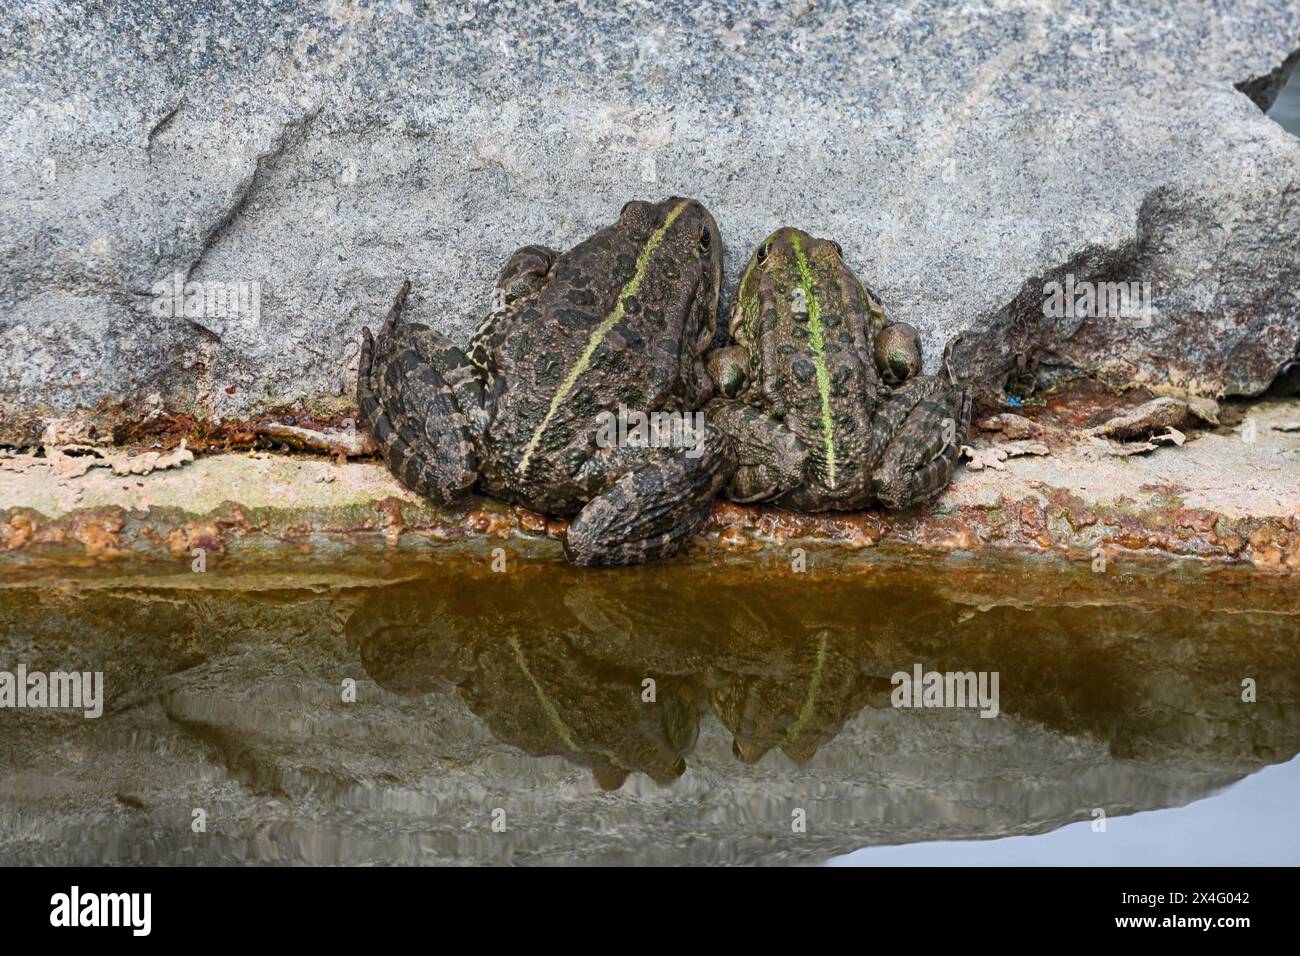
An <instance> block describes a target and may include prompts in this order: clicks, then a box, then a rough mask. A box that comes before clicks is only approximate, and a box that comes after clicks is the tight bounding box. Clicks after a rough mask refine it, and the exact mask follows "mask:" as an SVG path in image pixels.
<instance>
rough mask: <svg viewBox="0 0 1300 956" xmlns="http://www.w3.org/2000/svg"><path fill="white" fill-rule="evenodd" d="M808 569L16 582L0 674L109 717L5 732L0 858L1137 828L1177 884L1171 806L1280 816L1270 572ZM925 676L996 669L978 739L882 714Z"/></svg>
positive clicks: (1042, 849)
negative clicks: (1252, 791) (47, 684)
mask: <svg viewBox="0 0 1300 956" xmlns="http://www.w3.org/2000/svg"><path fill="white" fill-rule="evenodd" d="M809 561H810V562H811V563H810V565H809V568H808V570H807V571H806V572H805V573H795V572H793V571H792V570H791V566H790V565H791V558H790V556H789V554H785V553H783V554H781V555H778V556H775V557H774V556H771V555H767V556H762V555H760V556H757V557H753V558H746V559H737V560H736V561H734V562H730V563H728V562H723V563H720V564H717V565H701V564H699V563H696V564H683V563H669V564H664V565H659V566H654V567H648V568H639V569H625V570H619V571H581V570H576V569H572V568H568V567H566V566H564V565H561V564H557V563H553V562H550V561H539V560H531V559H529V558H528V557H526V556H523V555H514V554H512V555H510V556H509V558H508V563H507V570H506V571H505V572H504V573H494V572H493V571H492V570H491V569H490V567H489V559H488V557H487V556H485V555H483V554H479V553H476V552H473V551H466V552H465V553H451V552H449V553H448V554H447V555H445V556H444V557H442V558H438V559H428V558H424V559H420V558H414V557H411V556H405V557H398V556H394V557H393V558H392V559H391V560H382V559H381V560H373V559H367V560H360V559H357V560H353V561H342V560H340V561H339V562H333V563H326V562H321V561H319V560H313V559H309V558H304V559H302V560H301V561H278V562H276V563H274V564H270V563H268V564H265V565H252V564H247V563H245V564H243V565H236V564H225V565H223V564H222V563H221V562H220V561H216V562H214V563H213V564H212V565H210V566H209V569H208V570H207V572H205V573H202V574H196V573H192V572H190V571H189V569H188V565H187V564H181V565H178V566H177V567H170V566H167V567H150V568H127V567H120V566H110V567H107V568H100V569H87V570H86V571H85V572H84V573H78V574H75V575H69V574H68V573H67V572H58V573H57V574H56V575H50V574H42V573H40V572H37V571H33V572H30V573H25V574H24V576H18V575H16V574H11V575H9V577H8V578H7V579H6V581H5V584H4V586H2V587H0V670H5V669H8V670H13V669H14V668H15V667H16V665H17V664H18V663H23V664H25V665H26V666H27V667H28V668H29V669H30V670H37V669H44V670H57V669H63V670H73V669H75V670H101V671H103V672H104V674H105V681H106V686H107V697H108V700H107V704H106V708H105V715H104V716H103V717H102V718H100V719H98V720H88V719H85V718H84V717H81V716H79V715H76V714H74V713H72V712H69V711H52V710H43V711H35V710H0V862H5V863H68V862H88V863H95V862H142V863H159V862H169V863H200V862H203V863H235V862H240V863H242V862H257V863H284V862H291V863H349V864H352V863H368V864H386V863H483V862H487V863H516V864H528V863H550V862H557V863H598V862H599V863H636V862H653V863H754V862H757V863H779V862H799V863H820V862H825V861H829V860H832V859H837V858H841V857H844V855H846V854H853V855H851V856H849V857H848V858H847V861H848V862H865V863H872V862H877V861H879V862H888V863H895V862H901V863H906V862H914V861H916V860H917V859H918V858H923V859H924V860H925V861H927V862H932V861H934V860H936V859H939V860H944V859H947V860H951V861H953V862H959V861H963V860H965V859H966V858H967V857H968V856H969V854H970V853H971V852H976V853H981V852H982V853H984V854H986V855H987V853H988V852H989V851H988V850H987V849H983V850H981V849H980V848H981V847H983V848H987V847H993V846H997V845H999V844H1001V845H1004V846H1005V845H1011V844H1010V843H1009V841H1008V840H1007V839H1005V838H1019V837H1024V838H1027V839H1028V840H1029V841H1040V842H1038V843H1036V844H1035V845H1036V846H1037V847H1038V849H1035V850H1034V851H1033V852H1034V853H1035V854H1037V856H1038V857H1040V859H1039V860H1038V861H1039V862H1061V863H1070V862H1102V861H1107V862H1123V863H1138V862H1143V861H1144V860H1143V856H1142V855H1143V853H1144V852H1146V851H1144V850H1143V849H1142V846H1143V845H1144V844H1143V842H1142V840H1140V839H1138V840H1133V839H1130V837H1128V836H1125V834H1130V835H1131V834H1144V833H1149V834H1152V835H1153V836H1152V837H1151V839H1150V840H1148V841H1147V844H1146V845H1151V843H1152V841H1154V843H1156V844H1158V845H1160V846H1162V847H1164V856H1163V858H1162V859H1161V861H1160V862H1174V863H1177V862H1197V855H1196V853H1195V852H1194V850H1195V848H1196V844H1195V841H1192V840H1189V839H1188V838H1186V837H1183V838H1179V839H1177V840H1164V839H1163V838H1157V837H1156V836H1154V835H1155V834H1158V833H1161V832H1163V831H1161V830H1159V829H1158V827H1159V826H1164V825H1166V824H1159V823H1158V821H1161V820H1165V819H1167V818H1168V815H1170V814H1174V813H1177V812H1182V811H1177V810H1175V809H1172V808H1180V807H1186V806H1189V805H1190V806H1191V807H1198V806H1200V807H1203V808H1214V807H1216V806H1218V807H1221V808H1222V809H1221V810H1220V811H1217V812H1218V813H1219V815H1218V816H1217V817H1212V819H1216V820H1218V821H1219V822H1220V823H1223V822H1224V821H1227V822H1228V823H1231V822H1232V821H1234V820H1237V821H1239V820H1242V819H1244V818H1245V817H1246V816H1248V815H1251V814H1252V813H1254V811H1253V810H1252V809H1251V808H1250V806H1249V805H1244V806H1236V805H1234V804H1233V803H1231V802H1229V801H1230V800H1231V798H1232V794H1233V793H1234V792H1237V790H1236V789H1235V787H1234V785H1238V784H1239V782H1242V781H1244V783H1240V784H1239V785H1240V786H1241V787H1245V786H1247V785H1253V786H1256V787H1257V788H1262V790H1263V792H1264V793H1265V795H1266V797H1269V798H1272V799H1287V800H1289V801H1291V803H1292V805H1293V802H1294V799H1293V798H1294V792H1295V782H1296V777H1295V773H1294V769H1295V764H1294V763H1291V764H1290V765H1289V767H1290V770H1289V771H1288V770H1286V769H1285V768H1280V771H1279V772H1275V773H1270V774H1268V775H1266V774H1263V773H1259V772H1260V771H1261V770H1263V769H1264V768H1268V767H1270V766H1272V765H1276V764H1286V763H1287V762H1288V761H1292V760H1293V758H1294V757H1295V756H1296V754H1297V752H1298V751H1300V654H1297V650H1300V647H1298V646H1297V645H1298V644H1300V627H1298V626H1297V625H1298V624H1300V610H1298V609H1297V606H1296V605H1297V602H1296V601H1295V599H1294V594H1295V592H1294V585H1292V584H1288V582H1287V580H1286V579H1285V578H1277V577H1268V576H1263V575H1259V574H1254V573H1251V572H1248V571H1217V572H1206V571H1204V570H1196V569H1194V568H1183V569H1180V570H1169V569H1164V570H1150V569H1142V568H1140V567H1137V566H1126V565H1122V564H1115V563H1112V564H1111V565H1110V566H1109V567H1108V568H1107V569H1106V571H1105V572H1104V573H1094V572H1093V571H1092V570H1091V568H1090V567H1089V565H1088V564H1087V563H1074V564H1070V563H1066V562H1064V561H1058V560H1056V559H1050V558H1046V557H1044V558H1042V559H1040V560H1038V561H1035V562H1022V561H993V560H984V559H982V560H979V561H976V560H973V559H967V558H961V557H953V556H943V555H918V554H912V555H909V556H904V557H898V556H894V557H890V556H885V555H881V554H878V553H875V552H870V551H864V552H859V553H857V554H854V555H844V554H840V555H838V556H834V557H832V556H828V555H819V554H817V553H812V554H810V555H809ZM917 666H920V667H921V669H922V670H923V671H931V670H933V671H939V672H976V673H983V674H986V675H988V674H992V673H994V672H996V673H997V674H998V680H999V683H998V688H999V699H998V702H997V703H998V707H997V716H996V717H991V718H985V717H981V716H980V714H979V711H978V710H977V709H974V708H972V707H964V708H959V707H933V708H921V709H915V708H914V709H902V708H896V707H894V706H893V705H892V704H893V701H892V696H893V693H894V690H895V684H894V683H893V681H892V680H891V678H892V675H894V674H895V673H897V672H908V673H911V672H912V671H913V670H914V668H915V667H917ZM1247 679H1250V680H1252V681H1254V682H1255V683H1256V685H1257V700H1256V701H1255V702H1247V701H1243V699H1242V695H1243V681H1244V680H1247ZM353 688H354V690H355V699H354V700H353V699H351V697H352V694H351V689H353ZM1252 775H1257V776H1252ZM1098 810H1102V811H1104V813H1105V815H1106V818H1107V820H1108V827H1109V830H1108V832H1107V833H1106V834H1094V833H1093V832H1092V829H1091V823H1092V821H1093V820H1094V819H1096V813H1097V811H1098ZM196 811H198V812H197V813H196ZM198 820H201V822H202V827H198V829H199V830H200V832H195V830H196V826H197V825H196V821H198ZM1076 832H1078V833H1079V834H1081V835H1082V834H1086V836H1087V837H1094V836H1095V837H1096V839H1097V840H1109V841H1110V842H1109V843H1107V844H1105V846H1106V847H1107V848H1108V849H1107V850H1106V854H1103V855H1107V854H1108V855H1109V858H1108V859H1107V860H1099V859H1098V858H1097V852H1098V851H1097V848H1098V846H1100V845H1101V844H1098V843H1096V842H1095V841H1094V842H1092V843H1089V842H1088V840H1087V839H1080V838H1077V837H1074V836H1071V834H1075V833H1076ZM1255 834H1256V835H1255V837H1254V838H1253V841H1252V840H1251V839H1244V840H1242V841H1240V842H1238V843H1236V844H1232V843H1228V844H1225V845H1224V848H1223V854H1224V855H1226V856H1228V857H1230V858H1231V859H1232V860H1233V861H1235V862H1241V863H1251V862H1257V861H1260V860H1263V859H1265V858H1267V859H1268V860H1269V861H1272V862H1276V861H1277V854H1278V852H1283V853H1284V854H1285V852H1287V851H1285V850H1281V851H1279V850H1278V849H1277V848H1278V847H1283V848H1285V847H1289V848H1290V853H1291V861H1292V862H1297V860H1296V854H1295V847H1296V845H1297V841H1296V839H1295V836H1296V834H1295V831H1294V828H1293V827H1292V826H1291V825H1290V824H1289V823H1288V822H1287V821H1285V820H1280V819H1277V818H1276V817H1274V818H1270V822H1269V823H1267V824H1266V825H1265V826H1264V828H1263V830H1262V831H1261V830H1260V829H1259V828H1256V831H1255ZM976 841H993V842H992V843H990V842H976ZM1268 843H1272V844H1274V846H1273V847H1272V849H1271V850H1270V852H1269V853H1267V854H1266V853H1264V852H1263V849H1262V848H1263V847H1264V845H1265V844H1268ZM1123 847H1133V848H1134V849H1132V850H1131V851H1128V850H1124V849H1122V848H1123ZM871 848H878V849H871ZM855 851H862V852H860V853H858V852H855ZM1013 852H1019V851H1013ZM992 861H993V862H998V861H999V859H997V858H996V854H995V858H994V859H993V860H992Z"/></svg>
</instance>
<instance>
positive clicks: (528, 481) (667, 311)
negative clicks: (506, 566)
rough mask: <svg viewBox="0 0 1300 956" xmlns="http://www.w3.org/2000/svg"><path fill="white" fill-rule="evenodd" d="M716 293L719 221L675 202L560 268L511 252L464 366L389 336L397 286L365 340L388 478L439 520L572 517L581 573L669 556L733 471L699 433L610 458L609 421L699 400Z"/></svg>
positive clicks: (550, 258)
mask: <svg viewBox="0 0 1300 956" xmlns="http://www.w3.org/2000/svg"><path fill="white" fill-rule="evenodd" d="M721 278H722V241H721V238H720V237H719V235H718V229H717V225H716V224H715V223H714V221H713V217H712V216H711V215H710V214H709V212H708V210H706V209H705V208H704V206H702V205H701V204H700V203H698V202H696V201H694V200H692V199H685V198H680V197H674V198H671V199H666V200H663V201H661V202H658V203H650V202H642V201H633V202H630V203H628V204H627V205H626V206H624V207H623V210H622V212H621V213H620V215H619V218H618V221H617V222H615V223H614V224H613V225H610V226H608V227H606V228H604V229H601V230H600V231H599V232H597V233H596V234H595V235H593V236H591V237H590V238H588V239H586V240H584V241H582V242H580V243H579V244H578V245H576V246H574V247H573V248H572V249H570V250H569V251H568V252H564V253H557V252H556V251H555V250H553V249H549V248H547V247H545V246H537V245H531V246H525V247H523V248H522V249H519V250H518V251H517V252H516V253H515V254H514V255H513V256H511V258H510V260H509V261H508V262H507V263H506V266H505V268H504V269H502V271H501V274H500V276H499V277H498V279H497V283H496V288H495V292H494V295H493V308H492V310H491V312H490V314H489V315H488V317H487V318H486V319H485V320H484V321H483V323H482V325H480V327H479V328H478V331H476V332H475V333H474V335H473V337H472V339H471V340H470V342H469V345H468V348H466V349H464V350H462V349H460V348H458V347H456V346H455V345H454V344H453V343H451V342H450V341H448V340H447V339H446V338H445V337H444V336H442V335H441V334H439V333H438V332H437V331H435V330H433V329H431V328H428V327H426V326H424V325H420V324H417V323H411V322H403V321H401V311H402V306H403V303H404V301H405V299H406V297H407V294H408V292H409V289H410V283H409V282H408V283H407V284H406V285H404V286H403V287H402V290H401V292H399V293H398V296H397V300H396V302H395V303H394V305H393V308H392V310H391V312H390V313H389V315H388V318H387V319H386V320H385V322H384V326H383V329H382V330H381V332H380V333H379V335H378V336H376V337H372V336H371V334H370V330H369V329H362V348H361V360H360V368H359V374H358V382H357V400H358V405H359V406H360V413H361V419H362V422H363V423H364V424H365V426H366V427H367V428H368V429H369V430H370V432H371V434H373V435H374V437H375V439H376V441H377V443H378V444H379V446H380V449H381V452H382V454H383V457H384V460H385V461H386V462H387V464H388V467H389V468H390V469H391V470H392V472H393V474H394V475H396V476H397V478H398V479H399V480H400V481H401V482H402V483H403V484H405V485H406V486H407V487H408V488H410V489H412V490H413V491H415V492H417V493H419V494H422V495H425V496H427V497H429V498H432V499H433V500H434V501H436V502H438V503H440V504H454V503H456V502H458V501H460V500H462V499H463V498H464V497H465V496H466V495H468V494H469V493H470V492H471V491H472V490H475V489H477V490H479V491H481V492H483V493H485V494H488V495H491V496H494V497H497V498H502V499H504V500H507V501H511V502H514V503H516V504H520V505H523V506H524V507H527V508H530V509H532V510H534V511H539V512H543V513H545V514H550V515H554V516H557V517H564V518H570V517H571V518H572V521H571V523H570V524H569V527H568V529H567V531H566V533H565V536H564V550H565V554H566V556H567V557H568V558H569V560H570V561H572V562H573V563H575V564H578V565H618V564H634V563H639V562H642V561H649V560H654V559H657V558H663V557H667V556H669V555H672V554H674V553H676V552H677V551H679V550H680V549H681V548H682V547H683V546H685V544H686V543H687V542H688V541H689V540H690V539H691V538H692V537H693V536H694V535H695V533H696V532H697V531H699V530H700V528H701V527H703V525H704V523H705V521H706V520H707V518H708V513H709V507H710V504H711V502H712V500H713V498H714V496H715V495H716V494H717V493H718V491H719V490H720V489H721V486H722V485H723V483H724V482H725V481H726V479H727V478H728V477H729V476H730V474H731V472H732V470H734V467H735V457H734V454H733V452H732V450H731V446H730V443H729V441H728V440H727V438H726V436H725V435H724V434H723V433H722V432H721V431H720V430H718V429H717V428H716V427H714V426H711V425H708V424H706V423H705V422H704V421H703V420H702V418H703V417H702V416H696V417H697V418H698V419H699V420H698V421H696V422H693V423H692V427H690V428H685V427H684V428H682V429H680V431H679V433H678V434H679V438H681V440H680V441H678V442H677V443H676V445H668V446H666V443H653V442H627V441H610V440H609V436H612V435H614V434H615V433H616V432H615V429H614V428H612V427H610V424H611V421H612V419H611V416H615V415H619V414H622V413H623V411H624V410H626V411H627V412H632V413H645V414H647V415H650V414H652V413H656V412H669V413H672V412H676V413H690V412H692V411H693V410H695V409H698V408H700V407H701V406H702V405H703V404H704V403H705V402H706V401H707V400H708V399H709V398H710V396H711V395H712V392H713V382H712V379H711V378H710V376H709V374H708V371H707V369H706V368H705V365H704V360H703V354H704V352H705V350H706V349H707V348H708V346H709V345H710V344H711V342H712V339H713V336H714V332H715V330H716V325H717V308H718V294H719V288H720V284H721ZM602 435H603V436H605V437H604V438H602ZM648 445H654V446H656V447H647V446H648Z"/></svg>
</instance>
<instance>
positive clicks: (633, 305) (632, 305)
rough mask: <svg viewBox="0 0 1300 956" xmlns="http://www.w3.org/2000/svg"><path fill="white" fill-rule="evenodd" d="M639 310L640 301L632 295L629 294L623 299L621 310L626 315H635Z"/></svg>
mask: <svg viewBox="0 0 1300 956" xmlns="http://www.w3.org/2000/svg"><path fill="white" fill-rule="evenodd" d="M640 311H641V303H640V302H639V301H638V300H637V297H636V296H634V295H629V296H627V297H626V298H625V299H623V312H624V313H625V314H627V315H636V314H637V313H638V312H640Z"/></svg>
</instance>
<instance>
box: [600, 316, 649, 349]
mask: <svg viewBox="0 0 1300 956" xmlns="http://www.w3.org/2000/svg"><path fill="white" fill-rule="evenodd" d="M605 343H606V344H607V345H608V346H609V348H610V350H611V351H614V352H622V351H628V352H633V353H635V354H637V355H640V354H641V353H642V352H644V351H645V339H644V338H642V337H641V334H640V333H639V332H637V331H636V330H635V329H632V328H629V327H628V326H626V325H624V324H622V323H619V324H618V325H616V326H614V327H613V328H612V329H610V330H609V335H607V336H605Z"/></svg>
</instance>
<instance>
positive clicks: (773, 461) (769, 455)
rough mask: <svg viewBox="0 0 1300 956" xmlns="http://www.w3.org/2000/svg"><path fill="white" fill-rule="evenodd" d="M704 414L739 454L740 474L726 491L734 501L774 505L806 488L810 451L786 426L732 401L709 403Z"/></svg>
mask: <svg viewBox="0 0 1300 956" xmlns="http://www.w3.org/2000/svg"><path fill="white" fill-rule="evenodd" d="M704 414H705V416H706V418H707V419H708V421H709V423H710V424H712V425H716V426H717V427H718V428H720V429H721V430H722V431H723V432H725V433H726V435H727V436H728V437H729V438H730V439H731V444H732V447H734V448H735V450H736V463H737V467H736V473H735V474H734V475H733V476H732V477H731V480H730V481H728V482H727V486H726V490H725V493H726V496H727V497H728V498H730V499H731V500H732V501H738V502H741V503H747V502H753V501H770V500H772V499H773V498H779V497H780V496H781V495H783V494H785V493H786V492H787V491H793V490H794V489H795V488H798V487H799V486H800V485H801V484H803V481H804V464H805V462H806V461H807V459H808V448H807V446H806V445H804V443H803V442H802V441H800V440H799V436H798V435H796V434H795V433H794V432H793V431H791V430H790V429H789V428H788V427H787V426H786V425H785V423H784V422H781V421H779V420H777V419H775V418H773V417H772V416H770V415H768V414H766V413H765V412H763V411H760V410H759V409H757V408H754V407H753V406H752V405H746V404H745V403H744V402H742V401H738V400H736V399H729V398H717V399H714V400H713V401H711V402H709V404H708V405H706V406H705V408H704Z"/></svg>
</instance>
